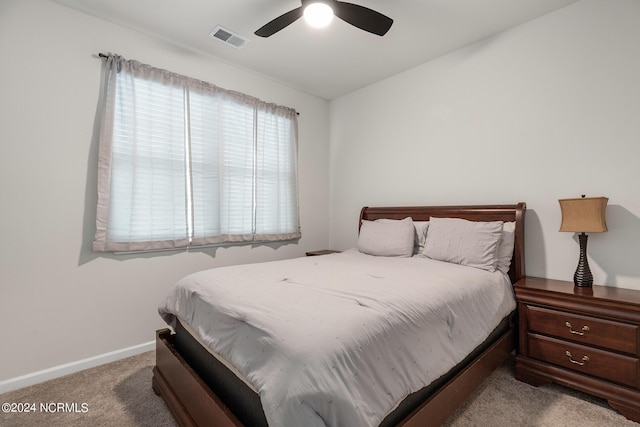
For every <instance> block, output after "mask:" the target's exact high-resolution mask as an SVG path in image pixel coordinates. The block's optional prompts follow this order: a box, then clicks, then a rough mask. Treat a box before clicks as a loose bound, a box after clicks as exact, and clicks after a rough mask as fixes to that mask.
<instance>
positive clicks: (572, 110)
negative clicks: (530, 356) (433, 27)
mask: <svg viewBox="0 0 640 427" xmlns="http://www.w3.org/2000/svg"><path fill="white" fill-rule="evenodd" d="M639 22H640V1H637V0H583V1H581V2H578V3H575V4H573V5H571V6H568V7H566V8H564V9H561V10H559V11H557V12H555V13H552V14H550V15H547V16H544V17H541V18H539V19H537V20H534V21H532V22H529V23H526V24H524V25H521V26H519V27H516V28H514V29H512V30H509V31H507V32H504V33H502V34H499V35H497V36H495V37H491V38H488V39H486V40H483V41H481V42H479V43H477V44H474V45H472V46H468V47H466V48H463V49H461V50H459V51H457V52H455V53H453V54H450V55H447V56H445V57H442V58H440V59H438V60H436V61H433V62H430V63H427V64H424V65H422V66H420V67H417V68H415V69H412V70H410V71H408V72H405V73H403V74H400V75H397V76H394V77H392V78H389V79H387V80H385V81H383V82H380V83H378V84H376V85H373V86H370V87H368V88H365V89H363V90H361V91H358V92H356V93H352V94H350V95H347V96H344V97H342V98H339V99H337V100H334V101H333V102H332V103H331V118H330V122H331V162H330V163H331V173H330V177H331V206H332V207H331V242H332V247H333V248H336V249H343V248H346V247H351V246H354V245H355V244H356V242H357V235H356V222H357V220H356V218H357V216H358V212H359V209H360V208H361V207H362V206H364V205H369V206H375V205H438V204H479V203H515V202H518V201H525V202H527V205H528V212H527V215H526V263H527V264H526V268H527V273H528V274H529V275H533V276H543V277H551V278H560V279H565V280H572V277H573V272H574V271H575V268H576V265H577V260H578V243H577V239H576V238H575V237H574V236H573V234H570V233H559V232H558V229H559V224H560V210H559V205H558V202H557V199H559V198H568V197H579V196H580V195H581V194H586V195H588V196H607V197H609V206H608V208H607V223H608V226H609V232H607V233H601V234H592V235H591V236H590V237H589V245H588V252H589V255H590V258H589V259H590V265H591V269H592V272H593V274H594V279H595V281H596V283H600V284H608V285H613V286H619V287H628V288H635V289H640V263H638V259H640V219H639V218H638V216H639V215H640V197H639V196H640V189H639V188H640V187H639V184H640V167H638V162H639V159H640V79H639V76H640V25H639V24H638V23H639ZM415 48H416V49H420V44H419V43H416V46H415Z"/></svg>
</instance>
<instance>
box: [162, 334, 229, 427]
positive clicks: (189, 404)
mask: <svg viewBox="0 0 640 427" xmlns="http://www.w3.org/2000/svg"><path fill="white" fill-rule="evenodd" d="M172 341H173V339H172V336H171V331H170V330H169V329H161V330H159V331H157V332H156V366H155V368H153V382H152V386H153V391H154V392H155V393H156V394H158V395H159V396H161V397H162V398H163V399H164V401H165V403H166V404H167V407H168V408H169V410H170V411H171V413H172V414H173V416H174V418H175V419H176V422H177V423H178V424H179V425H180V426H182V427H191V426H194V427H195V426H205V425H214V426H217V427H240V426H242V423H240V421H238V419H237V418H236V416H235V415H234V414H233V413H232V412H231V411H230V410H229V409H228V408H227V407H226V406H225V405H224V403H222V401H221V400H220V399H219V398H218V396H216V395H215V394H214V393H213V392H212V391H211V389H210V388H209V387H208V386H207V385H206V384H205V383H204V381H202V380H201V379H200V377H199V376H198V375H197V374H196V373H195V372H194V371H193V369H191V367H190V366H189V365H188V364H187V363H186V362H185V361H184V359H183V358H182V357H181V356H180V355H179V354H178V352H176V350H175V349H174V348H173V343H172Z"/></svg>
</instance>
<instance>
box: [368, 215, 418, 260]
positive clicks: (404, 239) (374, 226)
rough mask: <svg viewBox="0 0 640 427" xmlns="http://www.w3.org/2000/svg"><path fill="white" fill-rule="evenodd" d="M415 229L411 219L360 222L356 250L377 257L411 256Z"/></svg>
mask: <svg viewBox="0 0 640 427" xmlns="http://www.w3.org/2000/svg"><path fill="white" fill-rule="evenodd" d="M414 235H415V228H414V226H413V220H412V219H411V218H405V219H401V220H386V221H362V225H361V226H360V235H359V236H358V250H359V251H360V252H362V253H365V254H369V255H378V256H394V257H410V256H411V255H413V242H414Z"/></svg>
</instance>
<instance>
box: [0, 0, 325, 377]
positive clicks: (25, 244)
mask: <svg viewBox="0 0 640 427" xmlns="http://www.w3.org/2000/svg"><path fill="white" fill-rule="evenodd" d="M206 36H207V35H206V34H205V35H204V37H206ZM99 52H114V53H118V54H121V55H123V56H124V57H126V58H130V59H136V60H139V61H141V62H145V63H148V64H152V65H154V66H156V67H160V68H165V69H169V70H171V71H174V72H177V73H180V74H185V75H188V76H191V77H195V78H199V79H202V80H206V81H209V82H213V83H215V84H217V85H219V86H221V87H224V88H227V89H234V90H238V91H241V92H244V93H247V94H250V95H252V96H256V97H258V98H261V99H263V100H266V101H270V102H275V103H278V104H281V105H287V106H290V107H294V108H296V109H297V110H298V111H299V112H300V113H301V114H300V117H299V137H300V138H299V140H300V144H299V171H300V175H299V181H300V205H301V208H300V210H301V222H302V234H303V238H302V239H301V240H300V242H299V244H289V245H281V246H277V245H276V246H257V247H250V246H243V247H232V248H220V249H218V250H215V249H207V250H205V251H194V252H191V253H184V252H181V253H180V252H167V253H161V254H154V255H144V256H133V255H128V256H122V255H121V256H99V255H97V254H94V253H92V252H91V250H90V248H91V241H92V237H93V233H94V231H95V209H96V207H95V202H96V189H95V188H96V164H97V146H96V139H95V135H96V133H95V132H96V131H95V128H94V123H95V116H96V106H97V100H98V92H99V85H100V71H101V61H100V60H99V59H97V57H96V54H97V53H99ZM0 54H1V55H2V56H1V57H2V66H1V67H0V98H1V101H0V120H1V123H0V201H1V204H2V209H1V210H0V212H1V213H0V218H1V221H0V343H1V344H0V348H1V350H0V361H1V363H0V382H2V381H3V380H7V379H12V378H15V377H18V376H21V375H23V374H28V373H33V372H35V371H39V370H43V369H47V368H51V367H56V366H58V365H61V364H66V363H72V362H75V361H78V360H81V359H85V358H90V357H93V356H96V355H101V354H104V353H108V352H112V351H118V350H120V349H123V348H128V347H130V346H136V345H138V344H141V343H147V342H149V341H152V340H153V339H154V332H155V330H156V329H158V328H161V327H164V326H165V325H164V323H163V322H162V321H161V319H160V317H159V316H158V314H157V306H158V304H159V303H160V301H161V299H162V298H163V297H164V295H165V294H166V293H167V291H168V289H169V288H170V287H171V286H172V285H173V284H174V283H175V281H176V280H177V279H178V278H180V277H182V276H184V275H185V274H187V273H190V272H193V271H197V270H202V269H205V268H211V267H214V266H221V265H228V264H238V263H249V262H256V261H263V260H272V259H281V258H291V257H295V256H302V255H304V252H305V251H306V250H312V249H321V248H326V247H328V245H329V237H328V234H329V233H328V230H329V225H328V216H329V208H328V206H329V177H328V172H329V164H328V162H329V143H328V138H329V123H328V119H329V105H328V103H327V102H326V101H324V100H321V99H318V98H315V97H312V96H309V95H306V94H303V93H301V92H298V91H296V90H293V89H290V88H288V87H285V86H282V85H280V84H277V83H274V82H272V81H270V80H267V79H265V78H262V77H260V76H258V75H255V74H252V73H249V72H246V71H243V70H241V69H237V68H233V67H230V66H228V65H225V64H224V63H222V62H219V61H215V60H213V59H211V58H206V57H204V56H202V55H198V54H195V53H191V52H187V51H185V50H183V49H180V48H178V47H175V46H172V45H169V44H167V43H165V42H161V41H158V40H155V39H152V38H149V37H147V36H144V35H142V34H140V33H136V32H133V31H130V30H128V29H125V28H122V27H119V26H116V25H113V24H110V23H108V22H105V21H101V20H98V19H95V18H93V17H90V16H88V15H84V14H81V13H79V12H75V11H73V10H71V9H67V8H65V7H63V6H60V5H57V4H55V3H51V2H49V1H45V0H29V1H26V2H25V1H24V0H2V1H0Z"/></svg>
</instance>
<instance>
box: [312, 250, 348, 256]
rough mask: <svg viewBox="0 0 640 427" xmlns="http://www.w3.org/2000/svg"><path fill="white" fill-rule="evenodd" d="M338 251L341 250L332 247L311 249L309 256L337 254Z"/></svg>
mask: <svg viewBox="0 0 640 427" xmlns="http://www.w3.org/2000/svg"><path fill="white" fill-rule="evenodd" d="M338 252H340V251H334V250H331V249H321V250H319V251H309V252H307V256H318V255H329V254H335V253H338Z"/></svg>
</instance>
